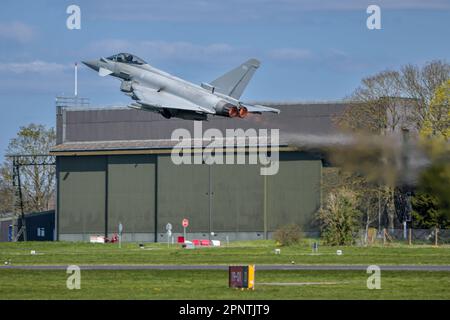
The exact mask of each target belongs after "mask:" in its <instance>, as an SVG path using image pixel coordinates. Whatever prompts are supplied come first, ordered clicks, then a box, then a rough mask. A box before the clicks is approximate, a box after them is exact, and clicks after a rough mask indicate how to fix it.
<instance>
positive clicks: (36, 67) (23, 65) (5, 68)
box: [0, 60, 70, 74]
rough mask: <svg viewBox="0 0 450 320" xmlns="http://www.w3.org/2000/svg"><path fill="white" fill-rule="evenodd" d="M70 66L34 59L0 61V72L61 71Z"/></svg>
mask: <svg viewBox="0 0 450 320" xmlns="http://www.w3.org/2000/svg"><path fill="white" fill-rule="evenodd" d="M69 68H70V66H68V65H64V64H59V63H54V62H45V61H41V60H35V61H31V62H9V63H2V62H0V72H7V73H15V74H23V73H61V72H64V71H65V70H68V69H69Z"/></svg>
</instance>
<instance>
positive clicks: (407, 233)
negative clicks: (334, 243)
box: [355, 228, 450, 245]
mask: <svg viewBox="0 0 450 320" xmlns="http://www.w3.org/2000/svg"><path fill="white" fill-rule="evenodd" d="M355 237H356V239H355V240H356V243H357V244H358V245H379V244H382V245H389V244H394V243H395V244H410V245H450V229H437V228H431V229H409V228H408V229H382V230H377V229H375V228H369V229H368V230H364V229H362V230H360V231H359V232H358V234H357V235H355Z"/></svg>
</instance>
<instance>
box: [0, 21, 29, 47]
mask: <svg viewBox="0 0 450 320" xmlns="http://www.w3.org/2000/svg"><path fill="white" fill-rule="evenodd" d="M35 35H36V32H35V31H34V29H33V28H32V27H30V26H28V25H26V24H24V23H22V22H10V23H0V39H6V40H13V41H17V42H20V43H27V42H30V41H31V40H33V39H34V37H35Z"/></svg>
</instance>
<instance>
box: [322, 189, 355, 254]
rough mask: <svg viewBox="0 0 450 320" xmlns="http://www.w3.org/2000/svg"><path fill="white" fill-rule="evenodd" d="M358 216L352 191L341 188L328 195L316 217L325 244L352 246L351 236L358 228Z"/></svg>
mask: <svg viewBox="0 0 450 320" xmlns="http://www.w3.org/2000/svg"><path fill="white" fill-rule="evenodd" d="M360 215H361V212H360V211H359V210H358V209H356V196H355V194H354V193H353V192H352V191H350V190H348V189H346V188H343V189H340V190H338V191H336V192H332V193H330V194H329V196H328V199H327V200H326V204H325V207H324V208H322V209H320V210H319V212H318V215H317V218H318V220H319V222H320V229H321V235H322V238H323V239H324V240H325V243H326V244H328V245H332V246H338V245H350V244H352V243H353V240H354V239H353V235H354V233H355V232H357V231H358V228H359V222H358V221H359V217H360Z"/></svg>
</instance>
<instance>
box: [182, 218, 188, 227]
mask: <svg viewBox="0 0 450 320" xmlns="http://www.w3.org/2000/svg"><path fill="white" fill-rule="evenodd" d="M182 225H183V228H187V227H188V225H189V220H188V219H183V222H182Z"/></svg>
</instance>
